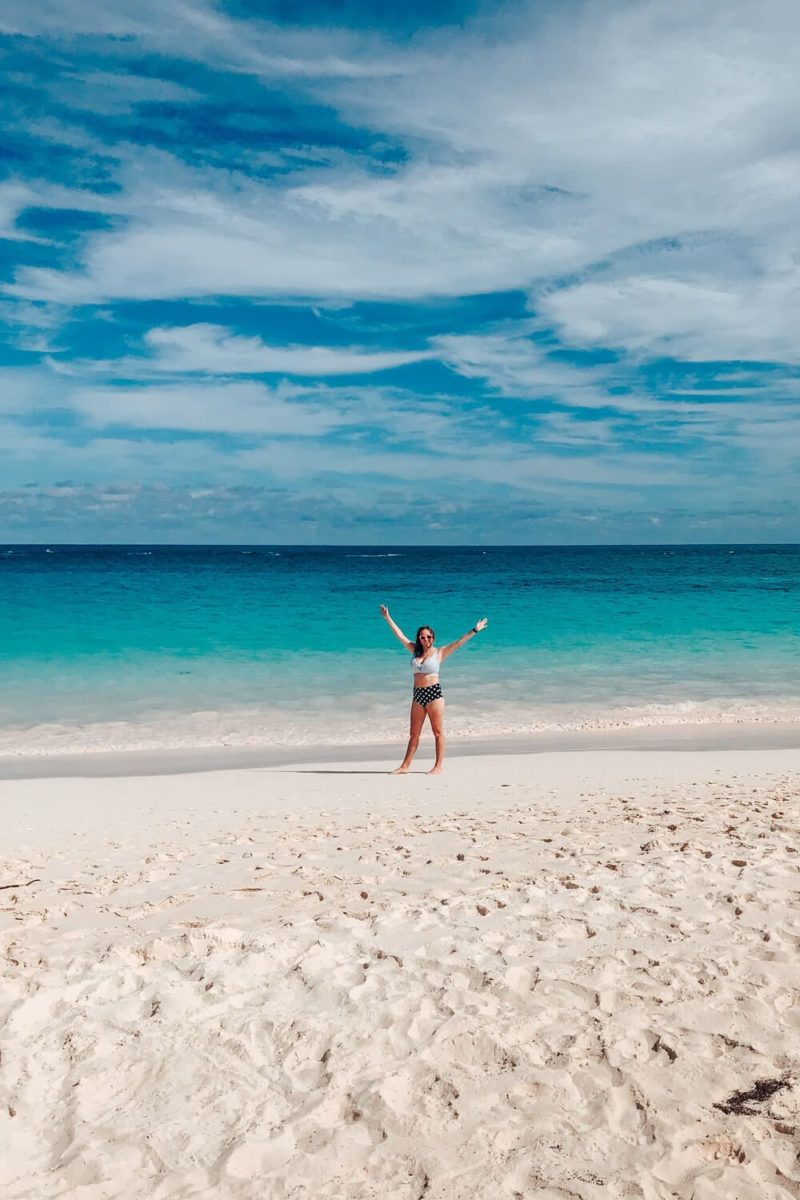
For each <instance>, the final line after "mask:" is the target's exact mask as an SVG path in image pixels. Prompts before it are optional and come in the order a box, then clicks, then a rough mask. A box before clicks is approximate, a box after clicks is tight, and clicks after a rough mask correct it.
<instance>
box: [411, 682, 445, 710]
mask: <svg viewBox="0 0 800 1200" xmlns="http://www.w3.org/2000/svg"><path fill="white" fill-rule="evenodd" d="M443 699H444V696H443V695H442V685H441V684H440V683H432V684H431V686H430V687H424V688H414V703H415V704H421V705H422V707H423V708H427V707H428V705H429V704H430V703H431V702H432V701H433V700H443Z"/></svg>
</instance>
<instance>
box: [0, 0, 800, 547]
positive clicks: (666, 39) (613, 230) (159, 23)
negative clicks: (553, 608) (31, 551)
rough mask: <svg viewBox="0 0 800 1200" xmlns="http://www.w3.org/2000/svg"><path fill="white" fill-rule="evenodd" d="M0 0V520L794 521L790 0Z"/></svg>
mask: <svg viewBox="0 0 800 1200" xmlns="http://www.w3.org/2000/svg"><path fill="white" fill-rule="evenodd" d="M297 20H298V18H297V6H296V5H289V4H288V3H280V4H273V5H270V4H265V3H256V2H255V0H235V2H230V3H227V4H222V3H216V4H215V3H212V2H211V0H93V2H92V3H91V4H86V3H83V2H82V0H38V2H37V3H36V4H31V3H30V0H26V2H25V3H22V0H6V3H5V4H4V6H3V13H2V15H0V51H2V56H3V58H2V66H3V79H4V91H3V94H2V104H3V109H4V112H3V118H4V119H3V122H2V129H3V133H2V154H0V172H1V174H0V237H2V239H3V240H2V249H3V256H2V275H1V276H0V286H1V287H2V292H0V373H1V374H2V379H1V380H0V430H2V438H3V447H4V454H3V467H2V477H0V519H1V521H2V525H1V526H0V530H1V531H0V540H3V541H38V540H45V541H48V540H50V541H56V540H59V541H165V542H170V541H199V542H227V541H233V542H237V541H241V542H248V541H255V542H401V543H402V542H418V543H448V542H456V543H461V542H466V543H473V542H477V543H480V542H531V543H537V542H546V543H562V542H563V543H600V542H662V541H663V542H682V541H693V542H709V541H710V542H713V541H796V540H798V530H799V529H800V523H799V522H798V516H799V515H800V500H799V499H798V496H799V495H800V488H798V486H797V480H798V462H799V460H800V406H799V403H798V402H799V401H800V336H799V335H800V324H799V316H800V238H799V237H798V228H800V226H798V216H797V197H798V193H799V192H800V118H799V117H798V113H800V75H798V72H797V70H796V64H795V57H796V55H795V47H796V45H797V44H798V40H800V8H798V6H797V4H796V2H795V0H765V2H764V3H763V4H761V5H759V6H756V5H753V4H752V3H750V2H749V0H747V2H740V0H708V2H707V3H705V4H704V5H702V6H700V5H697V4H696V3H694V0H691V2H687V0H672V2H671V3H666V2H665V0H657V2H655V0H642V2H638V3H631V2H627V0H626V2H620V0H602V2H600V0H597V2H595V3H586V2H580V0H574V2H573V0H560V2H558V3H556V2H554V0H551V2H544V0H539V2H538V3H532V4H528V5H525V4H514V5H510V6H505V7H502V6H497V5H495V6H489V5H485V4H481V3H473V4H470V5H466V6H462V5H458V4H456V3H446V4H439V5H435V6H431V5H422V4H417V3H412V4H410V5H406V6H403V8H402V11H401V10H400V9H399V8H398V11H397V12H395V13H389V14H387V13H386V12H385V11H384V9H383V6H381V7H378V6H374V7H373V6H371V5H367V4H362V3H350V4H336V5H334V4H332V3H317V4H309V5H305V6H303V22H304V23H303V24H298V23H297Z"/></svg>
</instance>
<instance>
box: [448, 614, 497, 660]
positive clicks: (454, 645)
mask: <svg viewBox="0 0 800 1200" xmlns="http://www.w3.org/2000/svg"><path fill="white" fill-rule="evenodd" d="M488 624H489V622H488V620H487V618H486V617H481V619H480V621H476V622H475V624H474V625H473V627H472V629H468V630H467V632H466V633H464V634H462V635H461V637H460V638H457V639H456V641H454V642H451V643H450V645H449V646H443V647H442V660H444V659H445V658H447V656H448V655H449V654H452V653H453V651H454V650H458V649H459V648H460V647H461V646H463V645H464V644H465V643H466V642H468V641H469V640H470V638H473V637H474V636H475V634H476V633H480V631H481V630H482V629H485V628H486V626H487V625H488Z"/></svg>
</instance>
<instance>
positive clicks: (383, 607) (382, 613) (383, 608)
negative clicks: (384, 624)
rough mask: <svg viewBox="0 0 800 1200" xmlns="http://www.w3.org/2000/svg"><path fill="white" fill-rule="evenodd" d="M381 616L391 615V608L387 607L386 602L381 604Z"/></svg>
mask: <svg viewBox="0 0 800 1200" xmlns="http://www.w3.org/2000/svg"><path fill="white" fill-rule="evenodd" d="M381 616H382V617H388V616H389V610H388V608H387V607H386V605H385V604H382V605H381Z"/></svg>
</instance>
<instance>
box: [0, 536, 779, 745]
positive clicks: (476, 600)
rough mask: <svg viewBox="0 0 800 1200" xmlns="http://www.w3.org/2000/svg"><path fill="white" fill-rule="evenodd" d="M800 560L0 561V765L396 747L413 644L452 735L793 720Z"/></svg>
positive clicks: (448, 550) (7, 557) (319, 551)
mask: <svg viewBox="0 0 800 1200" xmlns="http://www.w3.org/2000/svg"><path fill="white" fill-rule="evenodd" d="M798 579H800V547H799V546H684V547H681V546H671V547H664V546H658V547H638V546H637V547H591V548H588V547H567V548H564V547H517V546H515V547H487V548H465V547H445V548H442V547H425V548H414V547H408V548H406V547H398V546H389V547H365V546H356V547H308V546H296V547H292V546H274V547H254V546H242V547H233V546H226V547H207V546H202V547H199V546H149V547H148V546H132V547H131V546H79V547H67V546H58V545H51V546H5V547H2V548H0V667H1V668H2V682H0V750H2V751H3V752H6V753H8V752H15V751H20V750H40V749H41V750H50V751H53V750H67V749H79V748H83V747H89V746H102V747H111V746H115V747H116V746H119V747H134V746H142V747H144V746H152V747H156V746H178V745H218V744H223V743H225V744H239V745H254V744H263V745H287V744H289V745H292V744H297V745H310V744H321V743H342V742H353V743H357V742H366V741H382V740H386V739H397V738H398V736H400V735H402V730H403V727H404V724H405V721H406V715H407V710H408V705H409V701H410V687H411V672H410V669H409V665H408V655H407V653H406V652H405V651H404V650H403V648H402V647H401V646H400V644H399V643H398V642H397V641H396V640H395V639H394V638H393V637H392V635H391V632H390V631H389V629H388V627H387V626H386V624H385V622H384V621H383V620H382V619H381V617H380V613H379V605H380V604H381V603H385V604H387V605H388V606H389V608H390V610H391V613H392V616H393V618H394V619H395V620H396V621H397V623H398V624H399V625H400V626H401V628H402V629H403V630H404V631H405V632H406V633H407V634H408V635H409V636H411V637H413V635H414V633H415V631H416V628H417V626H418V625H420V624H422V623H427V624H430V625H432V626H433V627H434V629H435V630H436V635H437V642H438V643H439V644H445V643H446V642H448V641H452V640H454V639H455V638H457V637H458V636H459V635H460V634H462V633H463V632H465V631H466V630H467V629H469V628H470V626H471V625H473V624H474V622H475V621H476V620H477V619H478V618H479V617H481V616H487V617H488V618H489V627H488V629H487V630H486V631H485V632H484V633H482V634H481V635H479V636H478V637H476V638H475V639H473V640H472V642H471V643H470V644H469V645H468V646H466V647H465V648H464V649H462V650H460V651H459V652H458V653H457V654H456V655H454V656H453V657H452V658H450V659H449V660H448V662H447V663H446V664H445V667H444V670H443V673H442V685H443V688H444V691H445V696H446V700H447V713H448V716H447V721H448V727H449V729H450V732H451V733H453V734H459V733H461V734H466V733H471V734H476V733H479V734H485V735H495V734H502V733H516V734H520V733H525V732H529V731H530V732H533V731H539V730H548V729H564V728H567V729H569V728H576V729H577V728H604V727H612V726H620V725H622V726H625V725H629V726H633V725H648V724H652V725H666V724H673V723H678V724H687V723H689V724H691V723H697V724H701V723H708V722H716V721H726V722H731V721H740V720H747V721H750V720H760V721H778V720H786V719H791V720H795V719H798V717H800V681H799V680H798V651H800V584H799V583H798Z"/></svg>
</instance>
